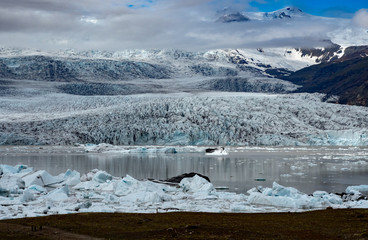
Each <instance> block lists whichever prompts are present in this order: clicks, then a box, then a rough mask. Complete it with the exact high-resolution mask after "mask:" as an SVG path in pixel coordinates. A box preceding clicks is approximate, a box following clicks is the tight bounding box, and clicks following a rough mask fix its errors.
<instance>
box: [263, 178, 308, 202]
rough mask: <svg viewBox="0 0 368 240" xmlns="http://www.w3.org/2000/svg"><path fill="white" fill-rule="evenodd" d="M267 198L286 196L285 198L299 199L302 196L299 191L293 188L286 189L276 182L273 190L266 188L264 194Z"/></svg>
mask: <svg viewBox="0 0 368 240" xmlns="http://www.w3.org/2000/svg"><path fill="white" fill-rule="evenodd" d="M263 193H264V195H267V196H285V197H293V198H295V197H297V196H300V195H301V192H299V190H298V189H296V188H292V187H284V186H282V185H280V184H278V183H276V182H274V183H273V185H272V188H266V189H265V191H264V192H263Z"/></svg>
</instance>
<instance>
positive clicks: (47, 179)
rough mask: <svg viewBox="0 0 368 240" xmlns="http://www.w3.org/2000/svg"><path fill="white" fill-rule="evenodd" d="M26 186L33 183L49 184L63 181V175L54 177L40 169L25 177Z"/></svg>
mask: <svg viewBox="0 0 368 240" xmlns="http://www.w3.org/2000/svg"><path fill="white" fill-rule="evenodd" d="M23 180H24V182H25V184H26V187H29V186H31V185H34V184H36V185H39V186H49V185H53V184H56V183H60V182H62V181H63V179H62V178H61V177H54V176H52V175H51V174H50V173H48V172H46V171H45V170H40V171H37V172H35V173H32V174H30V175H27V176H25V177H23Z"/></svg>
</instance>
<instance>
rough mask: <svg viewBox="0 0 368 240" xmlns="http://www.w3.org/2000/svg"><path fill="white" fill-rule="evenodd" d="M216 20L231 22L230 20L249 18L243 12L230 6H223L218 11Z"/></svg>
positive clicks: (240, 20)
mask: <svg viewBox="0 0 368 240" xmlns="http://www.w3.org/2000/svg"><path fill="white" fill-rule="evenodd" d="M218 15H219V17H218V19H217V22H222V23H231V22H248V21H250V19H249V18H248V17H247V16H245V15H244V14H243V13H241V12H239V11H236V10H234V9H230V8H224V9H223V10H222V11H219V12H218Z"/></svg>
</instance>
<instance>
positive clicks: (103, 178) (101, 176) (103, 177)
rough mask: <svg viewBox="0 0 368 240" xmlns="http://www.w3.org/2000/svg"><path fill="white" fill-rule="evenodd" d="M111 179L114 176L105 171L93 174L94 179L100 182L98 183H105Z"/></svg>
mask: <svg viewBox="0 0 368 240" xmlns="http://www.w3.org/2000/svg"><path fill="white" fill-rule="evenodd" d="M111 180H112V176H111V175H110V174H108V173H107V172H105V171H98V172H97V173H96V174H95V175H94V176H93V181H95V182H98V183H105V182H109V181H111Z"/></svg>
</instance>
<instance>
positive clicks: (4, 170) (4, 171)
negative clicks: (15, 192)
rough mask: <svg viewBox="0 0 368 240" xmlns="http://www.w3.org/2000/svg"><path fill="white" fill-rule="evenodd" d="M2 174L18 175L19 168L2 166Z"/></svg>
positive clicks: (0, 166) (0, 169) (0, 168)
mask: <svg viewBox="0 0 368 240" xmlns="http://www.w3.org/2000/svg"><path fill="white" fill-rule="evenodd" d="M0 172H1V174H7V173H8V174H9V173H10V174H14V173H18V168H16V167H13V166H9V165H0Z"/></svg>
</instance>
